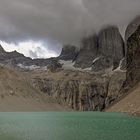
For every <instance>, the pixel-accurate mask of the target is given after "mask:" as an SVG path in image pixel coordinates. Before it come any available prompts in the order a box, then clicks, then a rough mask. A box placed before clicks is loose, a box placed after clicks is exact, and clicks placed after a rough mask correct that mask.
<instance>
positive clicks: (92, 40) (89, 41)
mask: <svg viewBox="0 0 140 140" xmlns="http://www.w3.org/2000/svg"><path fill="white" fill-rule="evenodd" d="M97 55H98V37H97V35H92V36H89V37H87V38H84V39H83V40H82V46H81V49H80V51H79V53H78V56H77V58H76V61H75V65H74V66H75V67H78V68H82V69H84V68H89V67H91V66H92V64H93V60H94V59H95V58H96V57H97Z"/></svg>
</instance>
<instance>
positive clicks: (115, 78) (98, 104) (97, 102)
mask: <svg viewBox="0 0 140 140" xmlns="http://www.w3.org/2000/svg"><path fill="white" fill-rule="evenodd" d="M31 75H32V78H31V79H32V84H33V85H34V87H36V88H38V89H40V90H41V91H42V92H44V93H45V94H49V96H51V97H53V98H55V99H56V100H57V101H58V102H59V103H60V104H65V105H68V106H69V107H71V108H73V109H74V110H80V111H101V110H102V109H104V108H105V107H107V106H109V105H110V104H111V103H113V102H114V101H115V100H116V99H117V98H119V96H120V95H119V92H120V89H121V88H122V86H123V82H124V80H125V75H126V74H125V72H122V71H114V72H113V73H112V74H111V75H106V74H94V73H92V72H90V73H89V72H80V71H72V70H61V71H58V72H55V73H51V72H50V71H47V72H43V71H34V73H32V74H31Z"/></svg>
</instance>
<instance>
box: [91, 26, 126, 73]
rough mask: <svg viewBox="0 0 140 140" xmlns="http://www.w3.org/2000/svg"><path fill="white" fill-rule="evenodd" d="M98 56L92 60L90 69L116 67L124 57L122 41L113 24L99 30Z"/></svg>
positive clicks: (97, 69) (98, 69)
mask: <svg viewBox="0 0 140 140" xmlns="http://www.w3.org/2000/svg"><path fill="white" fill-rule="evenodd" d="M98 45H99V46H98V51H99V52H98V54H99V58H98V59H97V60H96V61H95V62H94V64H93V66H92V69H93V70H94V71H100V70H104V69H107V68H110V67H112V68H113V69H116V68H117V67H118V66H119V63H120V61H121V59H123V57H124V53H125V52H124V42H123V39H122V37H121V35H120V33H119V30H118V28H117V27H115V26H109V27H106V28H104V29H102V30H101V31H100V32H99V40H98Z"/></svg>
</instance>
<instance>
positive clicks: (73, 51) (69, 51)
mask: <svg viewBox="0 0 140 140" xmlns="http://www.w3.org/2000/svg"><path fill="white" fill-rule="evenodd" d="M77 53H78V50H77V48H76V47H75V46H72V45H64V46H63V48H62V51H61V54H60V56H59V57H58V58H57V59H59V60H65V61H69V60H72V61H74V59H75V58H76V56H77Z"/></svg>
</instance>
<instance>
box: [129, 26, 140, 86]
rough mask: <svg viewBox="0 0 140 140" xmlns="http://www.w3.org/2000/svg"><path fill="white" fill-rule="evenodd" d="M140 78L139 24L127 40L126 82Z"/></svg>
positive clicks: (134, 81) (135, 81)
mask: <svg viewBox="0 0 140 140" xmlns="http://www.w3.org/2000/svg"><path fill="white" fill-rule="evenodd" d="M139 80H140V25H139V26H138V28H137V30H136V31H135V32H134V33H133V34H132V35H131V36H130V37H129V38H128V40H127V84H129V85H133V84H135V83H137V82H138V81H139Z"/></svg>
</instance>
